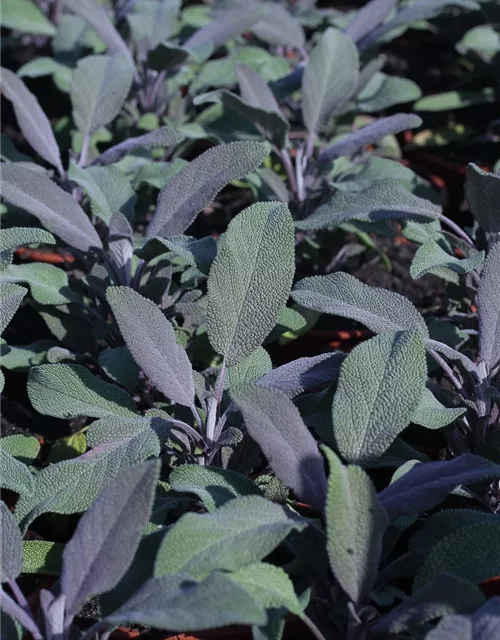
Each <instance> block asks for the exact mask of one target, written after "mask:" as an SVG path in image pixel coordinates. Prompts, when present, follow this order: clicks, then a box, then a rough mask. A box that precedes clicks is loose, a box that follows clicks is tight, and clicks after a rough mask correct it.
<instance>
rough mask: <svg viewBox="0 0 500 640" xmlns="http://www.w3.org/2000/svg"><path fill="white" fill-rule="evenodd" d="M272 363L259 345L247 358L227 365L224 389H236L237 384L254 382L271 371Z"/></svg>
mask: <svg viewBox="0 0 500 640" xmlns="http://www.w3.org/2000/svg"><path fill="white" fill-rule="evenodd" d="M272 368H273V363H272V362H271V358H270V357H269V354H268V353H267V351H266V350H265V349H263V348H262V347H259V348H258V349H256V350H255V351H254V352H253V353H251V354H250V355H249V356H248V357H247V358H245V359H244V360H242V361H241V362H238V364H235V365H234V366H232V367H228V369H227V372H226V378H225V380H224V388H225V389H236V387H238V386H239V385H242V384H247V383H248V382H254V381H255V380H258V379H259V378H262V376H264V375H265V374H266V373H268V372H269V371H271V369H272Z"/></svg>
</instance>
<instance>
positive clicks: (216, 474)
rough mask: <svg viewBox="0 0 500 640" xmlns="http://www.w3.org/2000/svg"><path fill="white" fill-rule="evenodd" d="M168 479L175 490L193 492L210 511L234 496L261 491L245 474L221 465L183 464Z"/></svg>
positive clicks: (255, 493) (257, 493) (259, 492)
mask: <svg viewBox="0 0 500 640" xmlns="http://www.w3.org/2000/svg"><path fill="white" fill-rule="evenodd" d="M168 481H169V483H170V486H171V487H172V489H173V490H174V491H178V492H180V493H194V494H195V495H196V496H198V497H199V498H200V500H201V501H202V502H203V504H204V505H205V507H206V508H207V510H208V511H214V510H215V509H216V508H217V507H221V506H222V505H223V504H225V503H226V502H228V501H229V500H232V499H233V498H239V497H240V496H248V495H259V496H260V495H261V494H262V492H261V491H260V489H259V488H258V486H257V485H256V484H254V483H253V482H252V481H251V480H249V479H248V478H246V477H245V476H244V475H242V474H240V473H235V472H234V471H230V470H228V469H220V468H219V467H200V466H199V465H194V464H183V465H181V466H180V467H176V468H175V469H174V470H173V471H172V473H171V474H170V476H169V478H168Z"/></svg>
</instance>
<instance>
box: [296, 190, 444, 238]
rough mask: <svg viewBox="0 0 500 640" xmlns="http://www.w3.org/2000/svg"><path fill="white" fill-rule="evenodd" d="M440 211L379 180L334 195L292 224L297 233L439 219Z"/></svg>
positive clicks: (421, 199) (424, 201)
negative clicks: (358, 223)
mask: <svg viewBox="0 0 500 640" xmlns="http://www.w3.org/2000/svg"><path fill="white" fill-rule="evenodd" d="M440 213H441V207H438V206H437V205H435V204H432V202H430V201H429V200H426V199H424V198H419V197H418V196H415V195H413V194H412V193H410V192H409V191H407V190H406V189H405V188H404V187H403V186H402V185H401V184H400V183H399V182H396V181H394V180H379V181H377V182H376V183H375V184H373V185H372V186H371V187H368V188H367V189H364V190H363V191H361V192H354V193H353V192H349V191H340V192H337V193H336V194H335V195H334V196H333V197H332V198H331V199H330V200H329V201H328V202H327V203H326V204H324V205H322V206H321V207H319V208H318V209H317V210H316V211H315V212H314V213H313V214H312V215H311V216H309V217H308V218H305V220H300V221H298V222H296V223H295V226H296V227H297V229H311V230H316V229H323V228H324V227H328V226H330V225H334V226H338V225H339V224H342V223H344V222H348V221H349V220H364V221H367V222H376V221H377V220H388V219H394V220H416V221H421V222H425V221H426V220H432V219H435V218H437V217H438V216H439V214H440Z"/></svg>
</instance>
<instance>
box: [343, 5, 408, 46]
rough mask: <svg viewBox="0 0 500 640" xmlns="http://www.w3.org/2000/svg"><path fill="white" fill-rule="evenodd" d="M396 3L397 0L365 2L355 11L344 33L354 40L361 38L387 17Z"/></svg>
mask: <svg viewBox="0 0 500 640" xmlns="http://www.w3.org/2000/svg"><path fill="white" fill-rule="evenodd" d="M396 4H397V0H371V2H367V3H366V4H365V6H364V7H361V9H359V10H358V11H357V12H356V15H355V16H354V18H353V19H352V21H351V22H350V23H349V25H348V26H347V29H346V31H345V32H346V34H347V35H348V36H350V37H351V38H352V39H353V40H354V42H358V41H359V40H362V39H363V38H364V37H365V36H366V35H368V34H369V33H370V31H372V30H373V29H375V27H377V26H378V25H379V24H381V23H382V22H384V20H385V19H386V18H388V17H389V15H390V13H391V11H392V10H393V9H394V7H395V6H396Z"/></svg>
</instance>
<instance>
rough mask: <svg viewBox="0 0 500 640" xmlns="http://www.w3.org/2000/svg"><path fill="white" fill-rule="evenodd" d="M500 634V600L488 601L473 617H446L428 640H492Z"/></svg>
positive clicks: (430, 634) (431, 632) (428, 635)
mask: <svg viewBox="0 0 500 640" xmlns="http://www.w3.org/2000/svg"><path fill="white" fill-rule="evenodd" d="M499 634H500V598H497V597H494V598H491V599H490V600H488V601H487V602H486V603H485V604H483V606H482V607H481V608H480V609H478V610H477V611H476V612H475V613H474V615H472V616H464V615H461V616H460V615H453V616H446V617H445V618H443V620H441V622H440V623H439V624H438V625H437V627H435V628H434V629H433V630H432V631H430V632H429V633H428V634H427V635H426V636H425V638H426V640H491V638H495V637H496V636H498V635H499Z"/></svg>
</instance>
